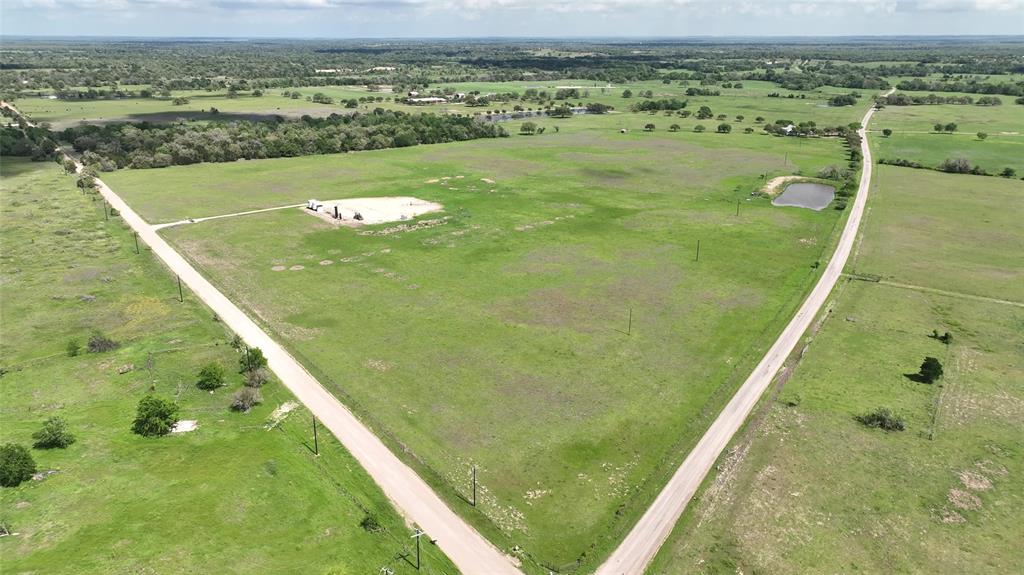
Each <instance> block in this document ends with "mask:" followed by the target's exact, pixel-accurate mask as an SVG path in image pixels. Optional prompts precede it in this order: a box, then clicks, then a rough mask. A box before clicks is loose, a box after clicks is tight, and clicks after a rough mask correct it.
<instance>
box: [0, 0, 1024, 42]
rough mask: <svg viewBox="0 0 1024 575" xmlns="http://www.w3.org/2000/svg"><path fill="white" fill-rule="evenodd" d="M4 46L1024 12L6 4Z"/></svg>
mask: <svg viewBox="0 0 1024 575" xmlns="http://www.w3.org/2000/svg"><path fill="white" fill-rule="evenodd" d="M0 33H3V34H5V35H101V36H218V37H224V36H231V37H258V36H262V37H302V38H307V37H318V38H368V37H470V36H477V37H479V36H533V37H540V36H548V37H570V36H641V37H642V36H806V35H951V34H1024V0H590V1H580V0H0Z"/></svg>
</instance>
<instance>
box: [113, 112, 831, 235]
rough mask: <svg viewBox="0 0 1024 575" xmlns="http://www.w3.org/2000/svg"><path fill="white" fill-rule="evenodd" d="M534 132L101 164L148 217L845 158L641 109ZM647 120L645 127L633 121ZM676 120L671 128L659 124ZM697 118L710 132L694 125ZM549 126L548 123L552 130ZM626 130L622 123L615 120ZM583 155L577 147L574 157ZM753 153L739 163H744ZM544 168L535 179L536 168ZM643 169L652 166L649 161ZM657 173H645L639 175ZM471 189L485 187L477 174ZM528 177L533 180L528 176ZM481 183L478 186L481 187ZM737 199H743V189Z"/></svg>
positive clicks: (679, 176) (649, 181) (704, 184)
mask: <svg viewBox="0 0 1024 575" xmlns="http://www.w3.org/2000/svg"><path fill="white" fill-rule="evenodd" d="M529 121H531V122H534V123H535V124H537V125H538V126H541V127H544V128H545V132H544V133H543V134H539V135H534V136H523V135H519V133H518V132H519V127H520V126H521V125H522V123H523V121H521V120H520V121H511V122H507V123H506V124H507V128H508V130H509V132H511V133H513V135H512V137H510V138H500V139H481V140H474V141H472V142H462V143H456V144H448V145H443V146H417V147H412V148H401V149H392V150H375V151H366V152H356V153H352V154H338V155H328V156H315V157H303V158H280V159H271V160H260V161H244V160H243V161H238V162H233V163H229V164H200V165H195V166H175V167H170V168H163V169H159V170H118V171H116V172H111V173H107V174H103V178H104V181H106V182H108V183H109V184H110V185H112V186H114V187H115V188H116V189H117V190H118V192H119V193H120V194H122V195H123V197H124V198H125V199H126V200H128V202H129V203H130V204H131V205H132V206H133V208H134V209H135V210H136V211H137V212H138V213H139V214H140V215H142V216H143V217H144V218H146V219H147V220H148V221H150V222H152V223H163V222H170V221H177V220H181V219H184V218H189V217H204V216H213V215H218V214H230V213H235V212H240V211H247V210H254V209H260V208H267V207H273V206H282V205H288V204H294V203H298V202H304V201H306V200H308V199H310V198H317V199H321V200H324V199H338V198H344V197H360V196H367V195H374V194H376V195H399V194H411V195H418V194H422V193H428V192H429V191H430V190H431V189H433V186H431V185H429V184H427V183H426V181H427V180H429V179H432V178H440V177H443V176H446V175H448V176H454V175H455V172H456V171H462V170H465V169H467V168H469V169H472V170H473V171H474V172H476V173H478V174H479V176H480V177H486V178H490V179H495V180H497V181H499V182H503V183H507V180H509V179H510V178H519V177H521V176H524V175H526V174H529V173H535V178H536V179H539V180H540V181H541V184H542V185H543V186H547V187H551V186H554V187H556V188H557V185H556V184H557V182H555V181H552V179H553V178H557V177H560V176H559V171H560V170H561V171H563V172H565V173H572V172H571V171H572V170H573V167H574V166H573V164H574V163H576V162H577V160H580V162H579V167H580V168H585V170H584V172H583V175H584V176H589V178H587V179H584V180H582V181H583V182H587V181H593V182H595V183H598V184H601V183H607V184H614V185H624V184H626V183H629V184H631V185H634V184H635V185H636V186H637V187H636V188H635V190H634V191H636V192H639V193H647V192H650V191H655V190H657V191H671V190H674V189H677V188H678V187H679V186H683V185H685V186H687V187H689V188H690V189H695V190H701V191H704V190H706V191H717V190H720V189H721V187H722V185H721V182H722V181H723V180H724V181H726V182H727V186H728V187H730V188H731V187H735V186H737V185H741V186H742V193H743V194H747V193H749V191H751V190H754V189H757V188H758V186H759V183H760V181H761V180H760V178H759V177H760V176H761V175H766V176H767V177H768V178H771V177H773V176H776V175H785V174H791V173H797V172H801V171H802V173H803V174H805V175H813V174H815V173H816V172H817V171H818V170H820V169H821V168H823V167H825V166H827V165H829V164H841V165H842V164H844V162H843V159H844V156H843V148H842V146H841V145H840V144H839V142H838V141H837V140H834V139H803V138H783V137H773V136H769V135H767V134H764V133H763V132H755V133H753V134H745V133H743V130H742V128H743V127H745V126H754V127H758V126H757V125H756V124H753V120H752V119H750V118H747V119H746V120H745V121H744V122H743V123H736V122H733V123H732V125H733V131H732V133H730V134H718V133H714V126H716V125H717V123H714V122H712V123H710V124H709V123H708V122H705V121H698V120H694V119H693V118H678V117H671V118H669V117H664V116H650V115H647V114H606V115H586V116H575V117H573V118H567V119H556V118H543V119H530V120H529ZM648 123H653V124H654V125H655V130H654V131H653V132H647V131H644V126H645V125H646V124H648ZM672 124H679V125H680V127H681V130H680V131H679V132H670V131H668V128H669V127H670V126H671V125H672ZM697 124H704V125H706V126H708V127H709V128H710V130H709V132H705V133H699V134H698V133H694V132H693V127H694V126H695V125H697ZM556 128H557V129H558V132H556V131H555V129H556ZM623 129H624V130H626V133H621V132H620V131H621V130H623ZM580 154H582V155H580ZM751 159H752V160H754V161H753V163H751V164H750V165H749V166H746V165H744V164H746V163H747V161H748V160H751ZM545 170H547V171H549V173H550V174H551V177H549V178H547V179H545V178H543V177H541V176H542V174H541V172H543V171H545ZM652 170H654V171H652ZM647 172H650V173H662V174H663V175H664V176H665V177H664V178H657V177H652V178H644V177H643V174H644V173H647ZM475 185H477V186H478V187H486V186H484V185H483V184H482V183H481V182H479V181H477V182H476V183H475ZM530 185H531V186H532V185H534V183H533V182H532V181H531V183H530ZM488 189H489V188H488ZM744 197H746V196H745V195H744Z"/></svg>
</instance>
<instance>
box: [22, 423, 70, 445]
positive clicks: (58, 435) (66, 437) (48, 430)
mask: <svg viewBox="0 0 1024 575" xmlns="http://www.w3.org/2000/svg"><path fill="white" fill-rule="evenodd" d="M32 440H33V443H32V447H35V448H36V449H53V448H60V449H64V448H65V447H67V446H69V445H71V444H72V443H74V442H75V436H74V435H72V434H71V432H69V431H68V422H66V421H64V418H62V417H51V418H50V419H47V420H46V421H45V422H44V423H43V427H42V428H41V429H40V430H39V431H37V432H35V433H33V434H32Z"/></svg>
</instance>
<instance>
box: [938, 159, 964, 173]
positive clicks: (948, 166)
mask: <svg viewBox="0 0 1024 575" xmlns="http://www.w3.org/2000/svg"><path fill="white" fill-rule="evenodd" d="M939 169H940V170H942V171H943V172H949V173H951V174H967V173H969V172H970V171H971V163H970V162H969V161H967V158H946V159H945V160H943V161H942V163H941V164H939Z"/></svg>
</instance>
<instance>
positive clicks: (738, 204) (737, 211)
mask: <svg viewBox="0 0 1024 575" xmlns="http://www.w3.org/2000/svg"><path fill="white" fill-rule="evenodd" d="M736 215H737V216H738V215H740V201H739V200H736Z"/></svg>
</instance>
